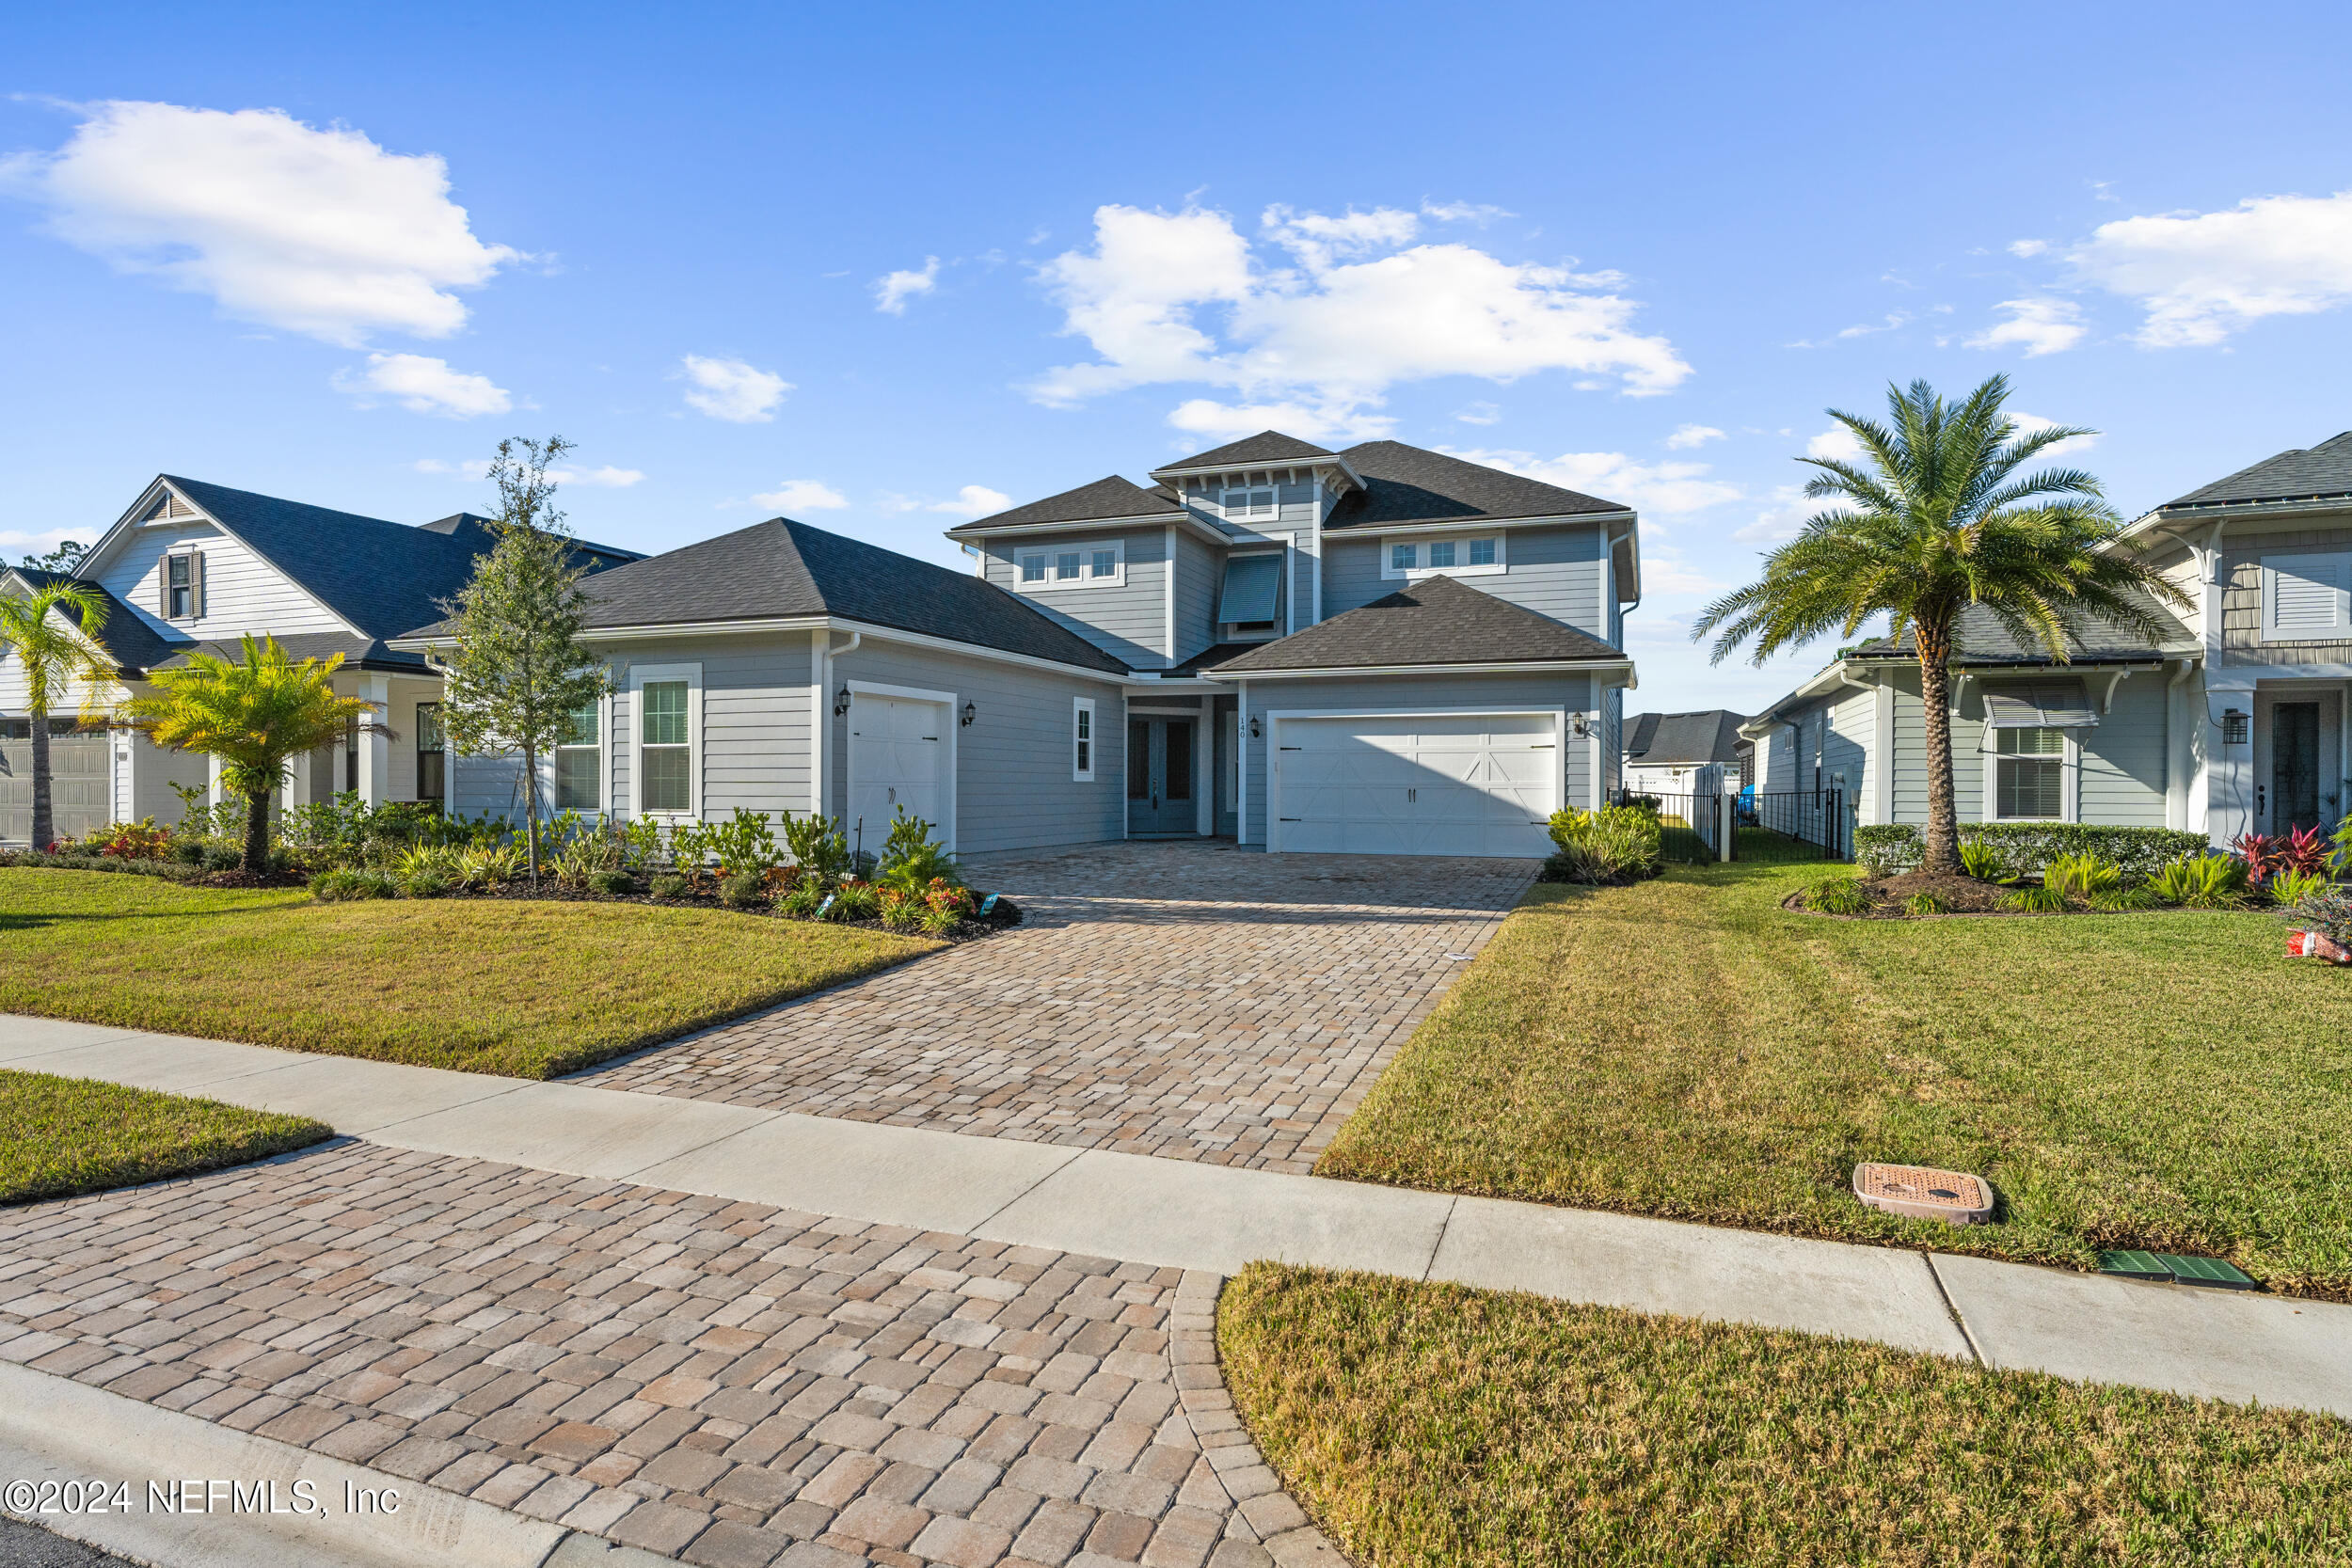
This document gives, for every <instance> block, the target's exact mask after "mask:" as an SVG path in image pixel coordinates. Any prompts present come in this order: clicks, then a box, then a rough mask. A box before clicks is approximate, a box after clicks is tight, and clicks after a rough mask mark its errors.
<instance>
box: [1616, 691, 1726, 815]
mask: <svg viewBox="0 0 2352 1568" xmlns="http://www.w3.org/2000/svg"><path fill="white" fill-rule="evenodd" d="M1746 722H1747V720H1746V718H1745V717H1744V716H1743V715H1740V714H1737V713H1732V712H1729V711H1727V710H1725V709H1724V708H1719V707H1716V708H1708V709H1707V710H1706V711H1705V712H1703V713H1643V714H1637V715H1635V716H1634V717H1633V718H1632V719H1630V720H1629V721H1627V723H1626V727H1625V787H1626V788H1628V789H1629V790H1631V791H1633V792H1634V793H1635V794H1637V795H1660V796H1664V795H1688V794H1690V793H1691V781H1692V776H1693V775H1694V774H1696V773H1697V772H1698V770H1699V769H1700V768H1706V767H1708V766H1709V765H1710V764H1711V765H1713V766H1716V767H1720V768H1722V769H1723V770H1724V771H1723V777H1724V780H1725V781H1730V780H1735V779H1739V778H1740V777H1741V772H1740V763H1741V760H1742V757H1743V754H1744V753H1746V752H1748V751H1749V750H1750V749H1751V747H1750V743H1749V742H1748V741H1747V740H1745V739H1743V738H1742V737H1741V736H1740V725H1742V724H1744V723H1746Z"/></svg>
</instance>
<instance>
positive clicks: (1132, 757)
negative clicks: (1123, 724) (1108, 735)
mask: <svg viewBox="0 0 2352 1568" xmlns="http://www.w3.org/2000/svg"><path fill="white" fill-rule="evenodd" d="M1196 722H1197V721H1195V720H1191V719H1130V720H1128V721H1127V832H1130V833H1133V834H1136V835H1137V836H1142V835H1146V834H1152V833H1197V832H1200V808H1199V805H1198V802H1197V800H1196V799H1195V796H1194V788H1195V786H1194V783H1193V773H1194V760H1195V756H1194V752H1193V745H1194V725H1195V724H1196Z"/></svg>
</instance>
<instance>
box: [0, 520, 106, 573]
mask: <svg viewBox="0 0 2352 1568" xmlns="http://www.w3.org/2000/svg"><path fill="white" fill-rule="evenodd" d="M68 539H74V540H77V541H78V542H80V543H81V544H84V545H87V544H90V543H92V542H93V541H92V534H91V531H89V530H87V529H79V528H68V529H56V530H51V531H46V532H35V533H26V532H24V531H23V530H21V529H12V528H8V529H0V551H5V552H6V555H5V558H0V570H6V569H7V568H8V567H10V566H13V565H15V564H16V563H17V562H19V561H20V560H22V559H23V558H24V557H25V556H27V555H37V556H39V555H47V554H48V553H49V552H50V551H51V550H54V549H56V547H57V546H60V545H62V544H64V543H65V542H66V541H67V540H68Z"/></svg>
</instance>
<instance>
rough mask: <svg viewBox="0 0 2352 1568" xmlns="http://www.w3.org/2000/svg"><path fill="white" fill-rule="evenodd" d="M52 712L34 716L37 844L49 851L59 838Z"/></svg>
mask: <svg viewBox="0 0 2352 1568" xmlns="http://www.w3.org/2000/svg"><path fill="white" fill-rule="evenodd" d="M50 776H51V775H50V771H49V715H48V713H47V712H46V711H45V710H43V711H40V712H36V713H35V714H34V715H33V847H34V848H36V849H40V850H43V851H46V850H47V849H48V847H49V846H50V845H51V844H53V843H55V842H56V837H57V812H56V804H55V800H56V792H55V788H54V786H53V785H52V784H51V783H50Z"/></svg>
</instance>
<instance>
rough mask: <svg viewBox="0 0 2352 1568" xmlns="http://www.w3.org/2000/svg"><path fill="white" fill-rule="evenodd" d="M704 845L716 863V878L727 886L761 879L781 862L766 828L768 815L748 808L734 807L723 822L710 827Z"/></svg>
mask: <svg viewBox="0 0 2352 1568" xmlns="http://www.w3.org/2000/svg"><path fill="white" fill-rule="evenodd" d="M707 843H708V845H709V848H710V853H711V855H712V856H713V858H715V859H716V860H717V861H718V863H719V876H720V877H721V879H723V881H727V882H732V881H735V880H737V879H740V878H744V877H751V878H755V879H756V878H760V877H764V876H766V875H767V874H768V868H769V867H770V866H772V865H774V864H776V863H778V862H780V861H781V860H783V858H784V856H783V853H782V852H781V851H780V850H778V849H777V847H776V835H775V833H774V832H772V831H771V830H770V828H769V826H768V814H767V813H766V812H764V811H754V810H752V809H751V808H750V807H748V806H738V807H736V808H735V815H734V816H733V817H731V818H730V819H728V820H727V821H724V822H714V823H712V824H711V827H710V833H709V837H708V839H707Z"/></svg>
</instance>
